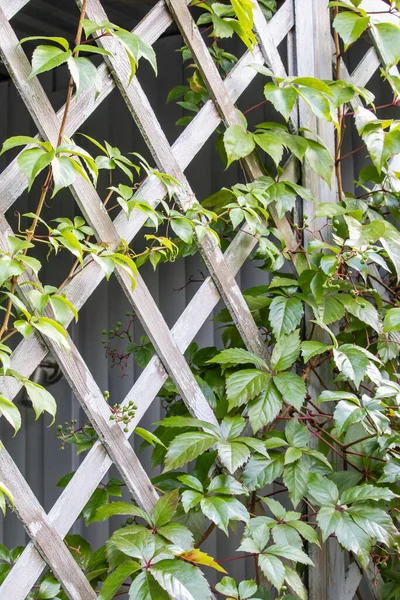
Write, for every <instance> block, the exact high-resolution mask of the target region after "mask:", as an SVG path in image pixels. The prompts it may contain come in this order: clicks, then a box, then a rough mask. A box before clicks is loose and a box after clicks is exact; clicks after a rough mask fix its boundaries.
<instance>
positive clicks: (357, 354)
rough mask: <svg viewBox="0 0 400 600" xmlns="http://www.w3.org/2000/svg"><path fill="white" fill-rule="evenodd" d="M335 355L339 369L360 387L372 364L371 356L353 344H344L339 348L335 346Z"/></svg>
mask: <svg viewBox="0 0 400 600" xmlns="http://www.w3.org/2000/svg"><path fill="white" fill-rule="evenodd" d="M333 357H334V360H335V364H336V366H337V368H338V369H339V371H341V372H342V373H343V375H344V376H345V377H347V378H348V379H350V381H352V382H354V385H355V386H356V387H357V388H358V387H359V386H360V384H361V382H362V381H363V379H364V377H365V374H366V372H367V368H368V366H369V364H370V360H369V357H368V356H367V355H366V354H365V353H364V352H363V351H362V349H360V348H359V347H358V346H354V345H353V344H343V345H342V346H340V348H339V350H337V349H336V348H334V350H333Z"/></svg>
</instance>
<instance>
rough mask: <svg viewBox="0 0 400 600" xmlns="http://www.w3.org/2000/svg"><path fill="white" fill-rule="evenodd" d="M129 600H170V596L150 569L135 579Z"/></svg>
mask: <svg viewBox="0 0 400 600" xmlns="http://www.w3.org/2000/svg"><path fill="white" fill-rule="evenodd" d="M129 600H170V596H169V595H168V594H167V592H166V591H165V590H163V588H162V587H161V586H160V585H159V583H157V581H156V580H155V579H154V577H153V576H152V575H151V574H150V573H149V572H148V571H144V572H143V573H140V575H138V576H137V577H136V578H135V579H134V581H133V583H132V585H131V587H130V589H129Z"/></svg>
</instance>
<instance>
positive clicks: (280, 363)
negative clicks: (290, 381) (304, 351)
mask: <svg viewBox="0 0 400 600" xmlns="http://www.w3.org/2000/svg"><path fill="white" fill-rule="evenodd" d="M299 333H300V332H299V330H296V331H294V332H293V333H291V334H289V335H285V336H282V337H280V338H279V340H278V342H277V343H276V344H275V347H274V349H273V351H272V356H271V368H272V369H273V370H274V371H284V370H285V369H288V368H289V367H291V366H292V364H293V363H294V362H295V361H296V360H297V358H298V356H299V352H300V337H299Z"/></svg>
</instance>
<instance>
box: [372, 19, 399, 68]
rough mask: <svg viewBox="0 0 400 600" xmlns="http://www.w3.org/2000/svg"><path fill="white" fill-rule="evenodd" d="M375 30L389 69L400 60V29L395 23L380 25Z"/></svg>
mask: <svg viewBox="0 0 400 600" xmlns="http://www.w3.org/2000/svg"><path fill="white" fill-rule="evenodd" d="M375 28H376V30H377V32H378V35H379V37H380V41H381V43H382V50H383V57H384V61H385V66H386V68H387V69H390V67H393V65H396V64H397V63H398V62H399V60H400V27H398V26H397V25H395V24H394V23H388V22H386V23H378V24H377V25H375Z"/></svg>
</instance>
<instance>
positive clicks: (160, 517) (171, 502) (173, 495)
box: [151, 489, 179, 527]
mask: <svg viewBox="0 0 400 600" xmlns="http://www.w3.org/2000/svg"><path fill="white" fill-rule="evenodd" d="M178 504H179V490H177V489H176V490H172V491H171V492H169V493H168V494H164V496H161V498H160V499H159V500H158V501H157V504H156V505H155V507H154V509H153V513H152V515H151V516H152V518H153V521H154V525H155V527H162V526H163V525H166V524H167V523H169V522H170V521H171V519H172V517H173V516H174V514H175V512H176V509H177V508H178Z"/></svg>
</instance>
